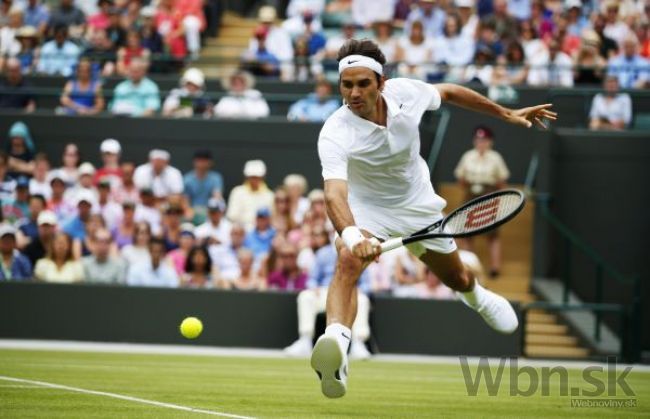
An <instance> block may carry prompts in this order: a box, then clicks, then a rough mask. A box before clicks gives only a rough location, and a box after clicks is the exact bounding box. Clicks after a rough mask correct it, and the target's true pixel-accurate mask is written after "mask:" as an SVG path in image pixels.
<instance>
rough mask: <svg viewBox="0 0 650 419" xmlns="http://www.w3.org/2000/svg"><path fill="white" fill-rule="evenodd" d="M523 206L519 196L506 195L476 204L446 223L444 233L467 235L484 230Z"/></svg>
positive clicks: (461, 211)
mask: <svg viewBox="0 0 650 419" xmlns="http://www.w3.org/2000/svg"><path fill="white" fill-rule="evenodd" d="M520 205H521V196H520V195H518V194H504V195H498V196H495V197H492V198H490V199H486V200H483V201H479V202H476V203H475V204H473V205H469V206H467V207H465V208H462V209H460V210H459V211H458V212H456V213H455V214H454V215H453V216H452V217H450V218H449V219H448V220H446V222H445V226H444V231H445V232H446V233H450V234H466V233H471V232H473V231H476V230H482V229H484V228H485V227H488V226H490V225H492V224H495V223H498V222H499V221H501V220H503V219H505V218H507V217H508V216H510V215H511V214H512V213H513V212H515V211H517V209H518V208H519V206H520Z"/></svg>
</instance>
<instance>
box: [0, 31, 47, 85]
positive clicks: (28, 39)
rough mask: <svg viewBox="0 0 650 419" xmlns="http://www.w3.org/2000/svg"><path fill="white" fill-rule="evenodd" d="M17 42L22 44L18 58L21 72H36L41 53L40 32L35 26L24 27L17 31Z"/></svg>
mask: <svg viewBox="0 0 650 419" xmlns="http://www.w3.org/2000/svg"><path fill="white" fill-rule="evenodd" d="M16 40H17V41H18V42H19V43H20V52H19V53H18V55H17V56H16V58H17V59H18V61H20V71H21V72H22V73H23V74H31V73H33V72H34V70H36V64H37V63H38V56H39V55H40V51H41V49H40V47H39V45H40V43H39V37H38V32H37V31H36V28H34V27H33V26H23V27H22V28H20V29H18V30H17V31H16ZM5 65H6V64H5Z"/></svg>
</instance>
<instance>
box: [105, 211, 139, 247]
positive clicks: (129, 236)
mask: <svg viewBox="0 0 650 419" xmlns="http://www.w3.org/2000/svg"><path fill="white" fill-rule="evenodd" d="M135 227H136V223H135V202H129V201H125V202H124V203H122V218H121V219H120V222H119V223H118V224H117V225H116V226H115V227H114V228H113V230H112V231H111V234H112V236H113V238H114V239H115V244H116V245H117V247H118V249H121V248H123V247H124V246H126V245H128V244H132V243H133V236H134V235H135Z"/></svg>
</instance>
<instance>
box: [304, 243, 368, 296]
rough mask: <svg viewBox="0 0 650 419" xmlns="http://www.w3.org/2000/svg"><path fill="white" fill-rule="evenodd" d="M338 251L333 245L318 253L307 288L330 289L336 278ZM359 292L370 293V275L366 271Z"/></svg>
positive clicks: (360, 278)
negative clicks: (333, 279)
mask: <svg viewBox="0 0 650 419" xmlns="http://www.w3.org/2000/svg"><path fill="white" fill-rule="evenodd" d="M336 259H337V255H336V249H335V247H334V246H333V245H331V244H327V245H325V246H323V247H321V248H320V249H318V250H317V251H316V255H315V260H314V266H313V268H312V270H311V274H310V276H309V279H308V280H307V288H323V287H329V285H330V283H331V282H332V278H334V271H335V270H336ZM357 286H358V287H359V290H360V291H362V292H364V293H366V294H367V293H369V292H370V275H369V274H368V270H367V269H366V270H364V271H363V273H362V274H361V276H360V277H359V281H358V282H357Z"/></svg>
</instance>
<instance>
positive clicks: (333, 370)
mask: <svg viewBox="0 0 650 419" xmlns="http://www.w3.org/2000/svg"><path fill="white" fill-rule="evenodd" d="M336 245H337V252H338V260H337V264H336V271H335V273H334V278H333V279H332V283H331V284H330V287H329V290H328V294H327V324H328V326H327V328H326V329H325V333H324V334H323V335H322V336H321V337H320V338H318V341H317V342H316V345H314V350H313V352H312V355H311V366H312V368H313V369H314V370H315V371H316V373H317V374H318V376H319V378H320V379H321V390H322V392H323V394H324V395H325V396H327V397H330V398H337V397H342V396H344V395H345V393H346V391H347V375H348V357H347V352H348V349H349V346H350V339H351V336H352V331H351V330H350V328H351V327H352V324H353V323H354V319H355V317H356V314H357V298H358V297H357V286H356V285H357V281H358V279H359V276H360V275H361V272H363V270H364V269H365V268H366V266H367V263H364V262H362V261H361V260H360V259H359V258H357V257H355V256H353V255H352V253H351V252H350V251H349V250H348V249H347V248H346V247H345V246H344V245H343V243H342V241H341V240H337V242H336Z"/></svg>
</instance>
